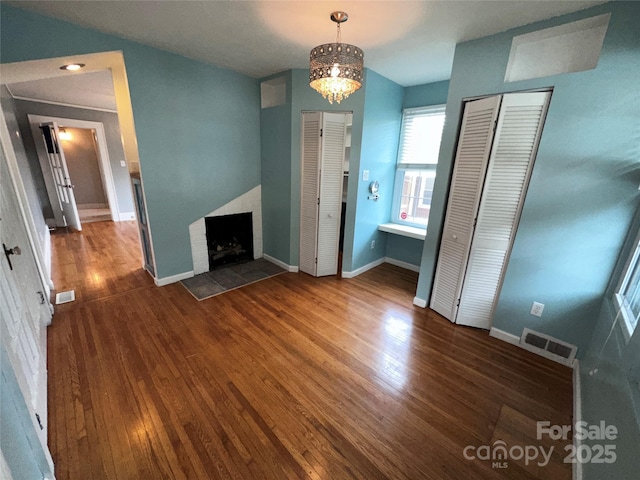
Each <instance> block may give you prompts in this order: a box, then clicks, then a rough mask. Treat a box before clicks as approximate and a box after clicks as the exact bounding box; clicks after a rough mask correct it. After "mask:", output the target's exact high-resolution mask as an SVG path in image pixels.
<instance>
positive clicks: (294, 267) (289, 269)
mask: <svg viewBox="0 0 640 480" xmlns="http://www.w3.org/2000/svg"><path fill="white" fill-rule="evenodd" d="M262 258H264V259H265V260H267V261H268V262H271V263H273V264H274V265H277V266H279V267H280V268H284V269H285V270H286V271H287V272H292V273H297V272H298V266H297V265H288V264H286V263H284V262H283V261H282V260H278V259H277V258H275V257H272V256H271V255H267V254H266V253H263V254H262Z"/></svg>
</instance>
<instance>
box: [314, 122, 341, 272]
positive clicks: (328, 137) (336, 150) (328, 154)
mask: <svg viewBox="0 0 640 480" xmlns="http://www.w3.org/2000/svg"><path fill="white" fill-rule="evenodd" d="M346 132H347V121H346V115H345V114H344V113H326V112H324V113H323V114H322V138H321V140H322V148H321V153H320V158H321V161H320V208H319V211H318V251H317V256H318V263H317V267H316V276H318V277H322V276H324V275H336V274H337V273H338V247H339V239H340V215H341V212H342V180H343V165H344V142H345V138H346Z"/></svg>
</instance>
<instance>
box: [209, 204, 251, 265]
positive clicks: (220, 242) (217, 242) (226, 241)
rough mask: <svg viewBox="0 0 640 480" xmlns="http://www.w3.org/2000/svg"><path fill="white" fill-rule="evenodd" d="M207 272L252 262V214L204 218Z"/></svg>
mask: <svg viewBox="0 0 640 480" xmlns="http://www.w3.org/2000/svg"><path fill="white" fill-rule="evenodd" d="M204 223H205V228H206V233H207V252H208V254H209V270H215V269H216V268H220V267H221V266H223V265H228V264H230V263H242V262H247V261H250V260H253V214H252V213H251V212H249V213H236V214H233V215H221V216H217V217H205V218H204Z"/></svg>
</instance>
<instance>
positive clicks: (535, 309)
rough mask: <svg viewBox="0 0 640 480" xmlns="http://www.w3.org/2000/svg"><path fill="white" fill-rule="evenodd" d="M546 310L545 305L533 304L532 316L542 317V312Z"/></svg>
mask: <svg viewBox="0 0 640 480" xmlns="http://www.w3.org/2000/svg"><path fill="white" fill-rule="evenodd" d="M543 310H544V303H538V302H533V305H531V312H530V313H531V315H535V316H536V317H541V316H542V311H543Z"/></svg>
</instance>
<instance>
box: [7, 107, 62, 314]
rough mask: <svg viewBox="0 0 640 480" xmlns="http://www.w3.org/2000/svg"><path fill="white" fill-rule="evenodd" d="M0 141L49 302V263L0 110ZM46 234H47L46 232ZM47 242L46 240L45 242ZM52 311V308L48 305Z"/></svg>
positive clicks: (50, 284)
mask: <svg viewBox="0 0 640 480" xmlns="http://www.w3.org/2000/svg"><path fill="white" fill-rule="evenodd" d="M0 140H1V143H2V147H1V148H3V150H4V154H5V157H6V159H7V165H8V166H9V172H10V173H11V177H12V180H13V183H14V185H15V186H16V192H17V195H18V204H19V205H20V214H21V215H22V218H23V220H24V223H25V225H26V227H27V236H28V237H29V246H30V248H31V250H32V251H33V253H34V257H35V260H36V266H37V267H38V273H39V275H40V281H41V283H42V287H43V288H44V290H45V292H46V293H47V295H46V297H47V301H49V295H50V294H51V289H52V288H53V281H52V280H51V263H50V258H49V261H47V259H46V258H45V254H44V251H43V248H41V246H40V244H39V243H38V241H37V239H38V238H39V235H38V229H37V228H36V222H35V220H34V218H33V214H32V213H31V210H30V209H29V200H28V199H27V195H26V193H25V192H26V190H25V188H24V183H22V176H21V175H20V169H19V167H18V159H17V157H16V152H15V150H14V149H13V143H12V142H11V134H10V133H9V127H7V122H6V120H5V118H4V112H3V111H2V109H0ZM47 233H48V232H47ZM46 241H48V239H47V240H46ZM50 308H51V309H52V311H53V306H51V305H50Z"/></svg>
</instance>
